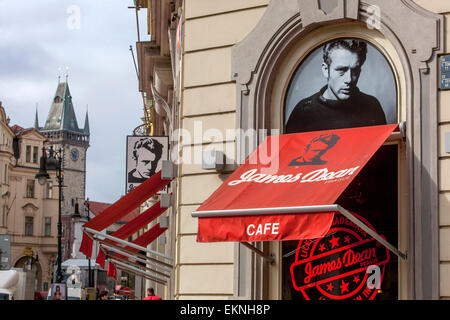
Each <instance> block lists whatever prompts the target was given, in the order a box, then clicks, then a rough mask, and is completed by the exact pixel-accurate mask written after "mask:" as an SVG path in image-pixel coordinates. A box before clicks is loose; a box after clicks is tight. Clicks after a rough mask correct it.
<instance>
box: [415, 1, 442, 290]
mask: <svg viewBox="0 0 450 320" xmlns="http://www.w3.org/2000/svg"><path fill="white" fill-rule="evenodd" d="M415 2H416V3H417V4H419V5H420V6H422V7H423V8H425V9H427V10H429V11H432V12H435V13H441V14H444V15H445V17H446V22H447V25H446V32H445V39H446V46H445V48H446V49H445V50H446V53H448V54H450V25H448V21H449V19H450V1H442V0H415ZM438 97H439V113H438V119H439V120H438V121H439V191H440V196H439V257H440V263H441V266H440V296H441V298H442V299H450V174H449V172H450V154H449V153H446V152H445V133H446V132H450V108H449V106H450V91H440V92H439V94H438Z"/></svg>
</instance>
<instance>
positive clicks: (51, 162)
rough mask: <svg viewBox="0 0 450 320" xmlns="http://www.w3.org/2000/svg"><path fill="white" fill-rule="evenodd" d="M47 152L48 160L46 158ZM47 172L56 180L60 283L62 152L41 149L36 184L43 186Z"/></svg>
mask: <svg viewBox="0 0 450 320" xmlns="http://www.w3.org/2000/svg"><path fill="white" fill-rule="evenodd" d="M47 152H48V158H47ZM47 169H48V170H55V171H56V179H57V180H58V193H59V194H58V197H59V199H58V257H57V267H56V283H62V281H63V275H62V269H61V238H62V225H61V203H62V183H63V176H62V151H61V149H59V150H58V151H55V150H53V146H50V147H49V148H48V149H45V147H43V148H42V157H41V159H40V168H39V172H38V173H37V174H36V176H35V178H36V179H37V180H38V183H39V184H40V185H41V186H43V185H44V184H45V183H46V181H47V179H50V175H49V174H48V172H47Z"/></svg>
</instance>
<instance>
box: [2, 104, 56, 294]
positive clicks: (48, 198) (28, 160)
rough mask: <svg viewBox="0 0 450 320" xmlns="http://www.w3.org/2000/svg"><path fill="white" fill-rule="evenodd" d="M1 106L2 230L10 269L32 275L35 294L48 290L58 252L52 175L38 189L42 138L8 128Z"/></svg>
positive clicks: (43, 142)
mask: <svg viewBox="0 0 450 320" xmlns="http://www.w3.org/2000/svg"><path fill="white" fill-rule="evenodd" d="M8 122H9V119H7V118H6V113H5V109H4V108H3V107H2V106H1V104H0V136H1V137H2V145H1V147H0V167H1V170H0V171H1V176H0V181H1V193H2V196H1V198H0V199H1V200H0V205H1V213H2V219H1V227H0V233H1V234H7V235H10V236H11V257H10V265H11V267H12V268H23V269H24V270H27V271H32V272H31V274H32V275H33V276H34V278H35V286H34V290H35V291H46V290H48V288H49V286H50V284H51V282H52V272H53V265H54V261H55V259H56V253H57V230H56V229H57V214H58V201H57V199H58V194H57V189H56V188H53V186H54V185H55V184H56V182H55V180H56V178H55V174H54V173H52V172H49V174H50V177H51V179H50V181H48V182H47V184H45V185H43V186H41V185H39V184H38V183H37V180H36V179H35V175H36V173H37V172H38V171H39V159H40V155H41V150H42V148H43V147H44V145H45V143H46V141H47V140H46V138H45V137H44V136H43V135H42V134H40V133H39V132H38V131H37V130H36V129H34V128H29V129H24V128H22V127H21V126H18V125H14V126H12V127H9V123H8Z"/></svg>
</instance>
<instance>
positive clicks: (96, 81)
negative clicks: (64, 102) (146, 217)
mask: <svg viewBox="0 0 450 320" xmlns="http://www.w3.org/2000/svg"><path fill="white" fill-rule="evenodd" d="M131 4H132V1H131V0H130V1H129V3H127V1H121V0H120V1H119V0H95V1H92V0H40V1H2V0H0V52H1V54H0V101H3V105H4V106H5V109H6V113H7V115H8V116H9V117H10V118H11V123H12V124H19V125H21V126H24V127H31V126H32V125H33V123H34V113H35V108H36V103H39V108H38V111H39V120H40V125H41V126H42V125H43V123H44V121H45V119H46V117H47V113H48V111H49V109H50V105H51V101H52V100H53V94H54V93H55V90H56V87H57V75H58V68H59V67H61V68H62V71H61V74H62V79H63V80H64V75H65V67H66V66H69V85H70V90H71V93H72V96H73V102H74V106H75V113H76V115H77V120H78V125H79V126H80V127H83V126H84V119H85V118H84V117H85V112H86V105H89V120H90V129H91V147H90V148H89V149H88V152H87V177H86V180H87V184H86V187H87V191H86V196H87V197H89V198H90V199H91V200H93V201H101V202H114V201H116V200H117V199H119V198H120V196H122V195H123V194H124V191H125V142H126V135H129V134H132V132H133V129H134V128H135V127H137V126H138V125H140V124H141V120H140V118H141V117H142V116H143V111H142V98H141V96H140V93H139V92H138V80H137V77H136V73H135V70H134V64H133V60H132V57H131V53H130V51H129V46H130V45H133V46H134V44H135V42H136V40H137V31H136V17H135V14H134V11H132V10H129V9H127V6H128V5H131ZM71 5H75V6H78V7H79V9H80V24H79V26H80V28H79V29H78V28H70V27H69V26H68V24H67V22H68V19H69V18H70V17H71V14H73V13H68V12H67V9H68V8H69V7H70V6H71ZM144 13H145V12H144ZM142 22H143V20H142ZM142 29H145V26H144V25H143V26H142ZM141 37H142V38H143V39H148V37H147V36H145V32H141Z"/></svg>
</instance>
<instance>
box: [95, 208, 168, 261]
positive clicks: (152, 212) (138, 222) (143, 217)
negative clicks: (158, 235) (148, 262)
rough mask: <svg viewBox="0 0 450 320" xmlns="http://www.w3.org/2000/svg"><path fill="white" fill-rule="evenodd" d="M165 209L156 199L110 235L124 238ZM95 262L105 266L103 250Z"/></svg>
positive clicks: (107, 240) (106, 240)
mask: <svg viewBox="0 0 450 320" xmlns="http://www.w3.org/2000/svg"><path fill="white" fill-rule="evenodd" d="M166 210H167V208H161V203H160V202H159V201H158V202H157V203H155V204H154V205H153V206H151V207H150V208H148V209H147V210H145V211H144V212H143V213H141V214H140V215H139V216H137V217H136V218H134V219H133V220H131V221H130V222H128V223H127V224H126V225H124V226H123V227H121V228H120V229H119V230H117V231H116V232H114V233H113V234H111V236H113V237H116V238H119V239H122V240H124V239H126V238H128V237H130V236H132V235H133V234H135V233H136V232H137V231H139V230H140V229H142V228H143V227H145V226H146V225H147V224H149V223H150V222H152V221H153V220H154V219H156V218H157V217H159V216H160V215H161V214H163V213H164V211H166ZM105 242H110V243H114V241H112V240H109V239H105ZM96 262H97V263H98V264H99V265H100V266H101V267H102V268H104V267H105V254H104V253H103V251H101V250H100V251H99V253H98V255H97V260H96Z"/></svg>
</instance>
